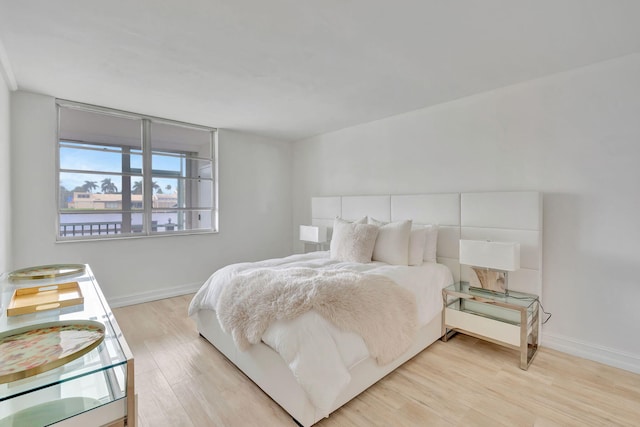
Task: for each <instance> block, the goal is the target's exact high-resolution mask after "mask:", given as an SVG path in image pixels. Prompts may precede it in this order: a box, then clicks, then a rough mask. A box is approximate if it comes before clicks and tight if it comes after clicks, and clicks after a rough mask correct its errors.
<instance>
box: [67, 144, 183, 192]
mask: <svg viewBox="0 0 640 427" xmlns="http://www.w3.org/2000/svg"><path fill="white" fill-rule="evenodd" d="M69 144H71V143H69ZM74 145H78V146H81V144H74ZM180 162H181V159H180V158H178V157H170V156H161V155H154V156H153V159H152V167H153V169H154V170H164V171H175V172H179V171H180ZM131 168H132V169H138V170H142V155H141V154H137V155H135V154H134V155H131ZM60 169H74V170H92V171H104V172H121V171H122V155H121V154H119V153H112V152H107V151H95V150H84V149H78V148H66V147H62V148H60ZM105 178H110V179H111V182H113V183H114V184H115V185H116V187H118V192H120V191H122V179H121V177H120V176H119V175H102V174H101V175H97V174H86V173H75V172H74V173H71V172H60V185H62V186H64V187H65V188H66V189H67V190H73V189H74V188H76V187H79V186H82V185H83V184H84V183H85V181H95V182H96V185H97V186H98V188H97V189H95V190H94V192H99V193H101V192H102V189H101V188H100V183H101V182H102V180H104V179H105ZM135 181H142V177H141V176H140V177H136V176H134V177H132V178H131V183H132V184H133V183H134V182H135ZM153 181H155V182H157V183H158V185H159V186H160V188H161V189H162V191H163V192H165V193H167V192H169V190H167V188H166V187H167V185H171V190H170V191H171V192H173V191H174V190H175V189H176V188H177V183H178V180H177V179H171V178H155V177H154V178H153Z"/></svg>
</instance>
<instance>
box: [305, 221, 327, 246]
mask: <svg viewBox="0 0 640 427" xmlns="http://www.w3.org/2000/svg"><path fill="white" fill-rule="evenodd" d="M300 240H302V241H303V242H311V243H324V242H326V241H327V227H323V226H316V225H301V226H300Z"/></svg>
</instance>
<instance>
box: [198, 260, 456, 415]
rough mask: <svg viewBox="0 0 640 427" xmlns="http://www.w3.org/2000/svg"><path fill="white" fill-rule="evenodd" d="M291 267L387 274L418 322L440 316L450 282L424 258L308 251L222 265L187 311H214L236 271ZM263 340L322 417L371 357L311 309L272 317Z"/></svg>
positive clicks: (351, 337) (448, 275)
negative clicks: (405, 293) (360, 259)
mask: <svg viewBox="0 0 640 427" xmlns="http://www.w3.org/2000/svg"><path fill="white" fill-rule="evenodd" d="M292 267H308V268H318V269H323V270H336V269H344V270H350V271H357V272H361V273H372V274H380V275H383V276H387V277H389V278H390V279H392V280H393V281H394V282H396V283H397V284H398V285H400V286H402V287H404V288H406V289H408V290H410V291H411V292H413V294H414V295H415V297H416V302H417V306H418V322H419V326H423V325H426V324H427V323H429V322H430V321H431V320H433V318H434V317H435V316H438V315H440V313H441V311H442V288H444V287H445V286H447V285H449V284H451V283H453V277H452V275H451V271H450V270H449V269H448V268H447V267H446V266H444V265H441V264H435V263H425V264H423V265H421V266H415V267H405V266H395V265H388V264H385V263H381V262H372V263H368V264H359V263H352V262H339V261H336V260H331V259H329V253H328V252H312V253H308V254H300V255H292V256H289V257H286V258H278V259H270V260H266V261H260V262H252V263H240V264H232V265H229V266H226V267H223V268H221V269H220V270H218V271H216V272H215V273H214V274H213V275H211V277H209V279H208V280H207V281H206V282H205V283H204V285H203V286H202V287H201V288H200V290H199V291H198V293H197V294H196V295H195V297H194V298H193V300H192V301H191V304H190V306H189V316H193V315H195V314H196V313H197V312H198V311H199V310H214V311H215V309H216V306H217V304H218V299H219V297H220V293H221V292H222V289H224V286H226V285H227V284H228V283H229V282H230V279H231V278H232V277H233V276H234V275H235V274H237V273H239V272H248V271H251V270H254V269H262V268H273V269H287V268H292ZM262 341H263V342H264V343H265V344H267V345H268V346H270V347H271V348H273V349H274V350H275V351H276V352H278V353H279V354H280V355H281V356H282V358H283V359H284V360H285V361H286V362H287V364H288V366H289V368H290V369H291V371H292V372H293V374H294V376H295V377H296V379H297V380H298V382H299V383H300V385H301V387H302V388H303V389H304V390H305V391H306V393H307V395H308V397H309V400H310V401H311V403H312V404H313V405H314V406H315V407H316V408H317V410H318V411H319V413H321V414H323V415H324V416H327V415H328V414H329V411H330V410H331V407H332V406H333V402H334V401H335V399H336V398H337V396H338V395H339V394H340V392H341V391H342V390H343V388H344V387H346V385H347V384H348V383H349V381H350V380H351V376H350V374H349V369H351V368H352V367H354V366H355V365H357V364H358V363H359V362H360V361H362V360H364V359H367V358H368V357H369V352H368V350H367V346H366V345H365V343H364V341H363V339H362V338H361V337H360V336H359V335H356V334H354V333H352V332H344V331H341V330H339V329H338V328H336V327H335V326H334V325H333V324H332V323H331V322H329V321H327V320H325V319H324V318H323V317H321V316H320V315H319V314H318V313H316V312H315V311H313V310H312V311H309V312H307V313H305V314H304V315H302V316H300V317H298V318H296V319H293V320H288V321H285V320H280V321H276V322H274V323H273V324H272V325H271V326H270V327H269V328H267V330H266V331H265V333H264V335H263V336H262Z"/></svg>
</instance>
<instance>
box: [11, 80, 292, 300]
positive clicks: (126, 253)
mask: <svg viewBox="0 0 640 427" xmlns="http://www.w3.org/2000/svg"><path fill="white" fill-rule="evenodd" d="M11 124H12V146H11V148H12V153H11V160H12V165H13V169H12V170H13V176H12V182H13V191H14V198H13V237H14V240H13V241H14V243H13V254H14V258H13V261H14V262H13V264H14V267H15V268H21V267H25V266H30V265H38V264H49V263H61V262H70V263H88V264H90V265H91V267H92V269H93V272H94V273H95V275H96V277H97V279H98V281H99V282H100V285H101V286H102V288H103V291H104V293H105V295H106V297H107V299H109V300H110V302H111V303H112V304H114V305H120V304H125V303H131V302H141V301H145V300H149V299H153V298H163V297H166V296H169V295H176V294H180V293H185V292H188V291H191V290H193V291H195V290H196V289H197V287H198V286H199V285H201V284H202V282H203V281H204V280H206V278H207V277H208V276H209V275H210V274H211V273H212V272H213V271H215V270H216V269H218V268H219V267H221V266H224V265H226V264H229V263H232V262H239V261H251V260H257V259H264V258H269V257H278V256H284V255H288V254H290V253H291V242H292V239H293V236H292V232H291V223H292V218H291V181H290V178H291V155H292V146H291V143H289V142H280V141H274V140H269V139H266V138H262V137H259V136H255V135H250V134H243V133H239V132H233V131H225V130H221V131H220V135H219V158H220V164H219V180H220V186H219V189H220V190H219V191H220V193H219V198H220V232H219V233H218V234H206V235H191V236H171V237H166V236H165V237H154V238H134V239H121V240H110V241H92V242H65V243H56V242H55V240H56V229H55V218H56V200H55V153H56V111H55V100H54V99H53V98H51V97H48V96H43V95H37V94H32V93H27V92H15V93H14V94H13V96H12V98H11Z"/></svg>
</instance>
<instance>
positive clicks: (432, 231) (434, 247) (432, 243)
mask: <svg viewBox="0 0 640 427" xmlns="http://www.w3.org/2000/svg"><path fill="white" fill-rule="evenodd" d="M426 229H427V240H426V242H425V244H424V260H425V261H427V262H438V261H437V259H436V253H437V252H438V226H437V225H433V224H432V225H427V226H426Z"/></svg>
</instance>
